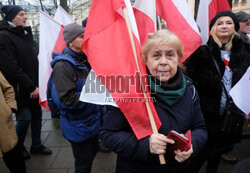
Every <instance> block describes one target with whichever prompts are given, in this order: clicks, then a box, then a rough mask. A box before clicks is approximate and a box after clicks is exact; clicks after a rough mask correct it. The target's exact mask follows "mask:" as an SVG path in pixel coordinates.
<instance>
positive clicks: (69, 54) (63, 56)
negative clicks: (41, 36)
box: [50, 46, 90, 69]
mask: <svg viewBox="0 0 250 173" xmlns="http://www.w3.org/2000/svg"><path fill="white" fill-rule="evenodd" d="M60 60H65V61H68V62H70V63H71V64H73V65H74V66H75V67H76V68H79V69H83V68H84V69H85V68H86V65H87V66H88V67H89V68H90V65H89V63H88V59H87V56H86V55H85V54H80V53H76V52H74V51H72V50H71V49H70V48H69V47H67V46H66V47H65V48H64V50H63V51H62V52H60V53H56V52H53V53H52V61H51V63H50V65H51V67H52V68H53V67H54V65H55V63H56V62H57V61H60Z"/></svg>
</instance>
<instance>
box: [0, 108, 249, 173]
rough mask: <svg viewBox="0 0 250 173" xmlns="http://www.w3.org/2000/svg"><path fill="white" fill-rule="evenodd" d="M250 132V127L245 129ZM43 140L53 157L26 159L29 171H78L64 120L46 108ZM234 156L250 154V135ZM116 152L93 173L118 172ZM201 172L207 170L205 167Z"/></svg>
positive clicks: (223, 168)
mask: <svg viewBox="0 0 250 173" xmlns="http://www.w3.org/2000/svg"><path fill="white" fill-rule="evenodd" d="M244 131H245V133H248V134H250V130H249V129H245V130H244ZM42 142H43V143H44V145H45V146H48V147H49V148H51V149H52V151H53V153H52V155H50V156H36V155H35V156H34V155H31V157H32V158H31V160H28V161H26V167H27V173H74V159H73V154H72V150H71V147H70V143H69V142H68V141H67V140H66V139H64V138H63V136H62V134H61V130H60V121H59V120H54V119H51V117H50V113H49V112H48V111H46V110H43V122H42ZM30 144H31V138H30V131H28V134H27V137H26V141H25V146H26V147H27V149H29V147H30ZM232 153H233V155H234V156H236V157H237V158H239V159H240V160H243V159H245V158H247V157H250V138H249V139H243V140H242V142H241V143H240V144H237V145H235V148H234V151H233V152H232ZM115 164H116V155H115V154H114V153H101V152H98V153H97V156H96V158H95V160H94V163H93V168H92V173H115ZM232 167H233V165H232V164H229V163H226V162H224V161H222V162H221V164H220V167H219V171H218V173H230V171H231V170H232ZM8 172H9V171H8V169H7V168H6V166H5V164H4V163H3V161H2V159H0V173H8ZM200 173H205V170H204V168H203V169H202V170H201V171H200Z"/></svg>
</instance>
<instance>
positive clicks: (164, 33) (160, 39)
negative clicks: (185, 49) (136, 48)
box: [142, 29, 183, 63]
mask: <svg viewBox="0 0 250 173" xmlns="http://www.w3.org/2000/svg"><path fill="white" fill-rule="evenodd" d="M160 44H170V45H171V46H173V48H174V49H175V50H176V52H177V54H178V57H179V59H178V60H179V62H181V58H182V56H183V53H182V44H181V40H180V39H179V37H177V36H176V35H175V34H174V33H173V32H171V31H169V30H166V29H164V30H158V31H156V32H154V33H149V34H148V39H147V41H146V42H145V43H144V45H143V47H142V60H143V62H144V63H145V62H146V61H147V57H148V54H149V52H150V51H151V50H152V48H153V47H155V46H156V45H160Z"/></svg>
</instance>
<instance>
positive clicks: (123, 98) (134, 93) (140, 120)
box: [82, 0, 161, 139]
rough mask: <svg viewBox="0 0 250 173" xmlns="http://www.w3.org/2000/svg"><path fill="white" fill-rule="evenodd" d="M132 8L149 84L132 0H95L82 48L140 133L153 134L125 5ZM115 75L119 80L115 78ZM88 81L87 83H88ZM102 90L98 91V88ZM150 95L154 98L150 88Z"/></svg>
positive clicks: (157, 123) (134, 28)
mask: <svg viewBox="0 0 250 173" xmlns="http://www.w3.org/2000/svg"><path fill="white" fill-rule="evenodd" d="M123 8H126V9H127V10H128V15H129V20H130V24H131V28H132V31H133V39H134V41H135V47H136V52H137V58H138V62H139V68H140V71H141V75H142V76H143V77H144V78H143V79H144V87H145V86H146V85H147V77H146V74H147V73H146V68H145V65H144V64H143V63H142V61H141V56H140V48H141V47H140V43H139V34H138V31H137V26H136V23H135V18H134V14H133V10H132V7H131V4H130V1H129V0H102V1H98V0H93V1H92V4H91V8H90V13H89V17H88V25H87V27H86V31H85V34H84V40H83V44H82V50H83V51H84V52H85V53H86V55H87V57H88V60H89V63H90V65H91V67H92V68H93V70H94V71H95V73H96V75H97V77H98V79H99V80H100V81H101V83H103V84H104V85H105V87H106V89H108V91H109V92H110V94H111V96H112V98H113V99H114V101H115V102H116V104H117V105H118V107H119V108H120V109H121V111H122V112H123V114H124V115H125V117H126V119H127V120H128V122H129V124H130V126H131V128H132V129H133V131H134V133H135V135H136V137H137V138H138V139H141V138H143V137H145V136H148V135H150V134H152V128H151V125H150V121H149V116H148V112H147V109H146V104H145V102H144V96H143V93H142V92H141V90H140V88H141V87H140V86H141V85H140V81H139V80H138V72H137V71H138V70H137V65H136V61H135V58H134V54H133V50H132V46H131V42H130V38H129V34H128V30H127V26H126V22H125V19H124V15H123V11H122V9H123ZM112 79H115V80H112ZM85 85H86V84H85ZM96 92H98V91H96ZM147 98H148V99H151V97H150V94H149V92H148V88H147ZM149 105H150V108H151V110H152V113H153V115H154V119H155V122H156V126H157V128H159V127H160V125H161V122H160V120H159V117H158V116H157V113H156V110H155V107H154V105H153V102H149Z"/></svg>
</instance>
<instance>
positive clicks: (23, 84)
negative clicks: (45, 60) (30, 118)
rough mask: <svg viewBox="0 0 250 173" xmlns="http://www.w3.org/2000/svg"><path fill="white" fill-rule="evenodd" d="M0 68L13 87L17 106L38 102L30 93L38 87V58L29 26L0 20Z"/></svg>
mask: <svg viewBox="0 0 250 173" xmlns="http://www.w3.org/2000/svg"><path fill="white" fill-rule="evenodd" d="M0 70H1V71H2V73H3V75H4V76H5V78H6V79H7V80H8V82H9V83H10V84H11V85H12V86H13V87H14V90H15V93H16V100H17V104H18V107H25V106H32V105H37V104H38V99H31V98H30V93H31V92H32V91H34V90H35V89H36V87H38V59H37V56H36V52H35V49H34V47H33V38H32V32H31V28H30V27H25V28H24V27H22V26H17V27H13V26H11V25H10V24H9V23H8V22H6V21H0Z"/></svg>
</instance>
